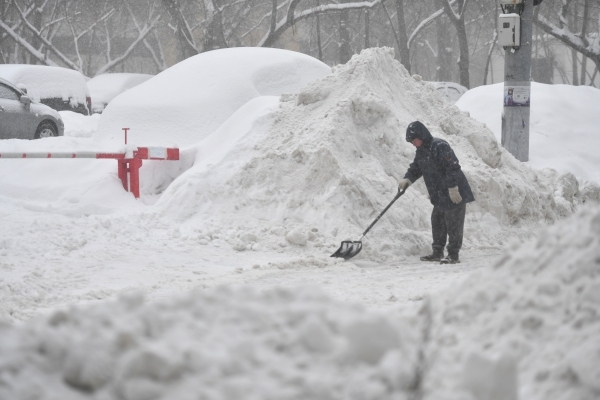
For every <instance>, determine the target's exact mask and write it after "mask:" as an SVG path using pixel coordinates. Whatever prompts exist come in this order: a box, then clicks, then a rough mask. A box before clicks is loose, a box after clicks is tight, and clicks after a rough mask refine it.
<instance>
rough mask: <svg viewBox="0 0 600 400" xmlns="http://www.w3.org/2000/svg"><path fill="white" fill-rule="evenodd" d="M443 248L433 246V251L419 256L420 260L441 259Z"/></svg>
mask: <svg viewBox="0 0 600 400" xmlns="http://www.w3.org/2000/svg"><path fill="white" fill-rule="evenodd" d="M443 257H444V249H443V248H442V249H439V248H434V249H433V253H431V254H429V255H426V256H423V257H421V261H442V258H443Z"/></svg>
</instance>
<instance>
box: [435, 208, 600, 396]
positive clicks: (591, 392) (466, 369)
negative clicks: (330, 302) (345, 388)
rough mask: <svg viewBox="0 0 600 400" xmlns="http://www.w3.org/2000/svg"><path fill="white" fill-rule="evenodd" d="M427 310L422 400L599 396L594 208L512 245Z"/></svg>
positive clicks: (598, 227) (599, 291)
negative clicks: (503, 253) (427, 338)
mask: <svg viewBox="0 0 600 400" xmlns="http://www.w3.org/2000/svg"><path fill="white" fill-rule="evenodd" d="M428 310H429V313H430V315H431V328H430V337H431V340H430V343H429V345H428V347H427V358H428V360H427V364H428V365H429V366H430V367H429V369H428V370H427V372H426V375H425V376H426V379H425V393H426V396H425V397H424V398H425V399H430V400H433V399H465V398H473V399H478V400H483V399H500V398H502V399H517V398H520V399H528V400H545V399H596V398H598V395H599V394H600V340H598V339H599V338H600V208H599V207H597V206H596V207H593V208H591V207H590V208H586V209H584V210H582V211H581V212H579V213H578V214H577V215H575V216H574V217H573V218H570V219H568V220H566V221H563V222H561V223H560V224H557V225H556V226H554V227H552V228H549V229H545V230H543V231H542V232H541V233H540V234H539V236H538V237H537V238H536V239H535V240H532V241H530V242H528V243H526V244H524V245H522V246H519V244H518V243H516V242H515V243H514V246H513V247H512V248H511V249H509V250H507V251H506V254H505V256H504V257H503V258H501V259H500V260H499V261H498V262H497V263H496V265H494V266H493V267H490V268H485V269H482V270H480V271H478V272H477V273H475V274H474V275H472V276H471V277H470V278H468V279H467V280H466V281H465V282H464V283H462V284H461V285H459V286H457V287H455V288H453V289H451V290H448V291H447V292H446V293H444V294H441V295H438V296H434V297H433V298H432V301H431V304H430V307H429V309H428ZM501 392H503V393H504V396H501V395H500V393H501ZM494 393H495V394H494ZM468 394H471V395H473V397H468ZM517 395H518V396H517ZM494 396H495V397H494Z"/></svg>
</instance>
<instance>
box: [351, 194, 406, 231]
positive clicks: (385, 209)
mask: <svg viewBox="0 0 600 400" xmlns="http://www.w3.org/2000/svg"><path fill="white" fill-rule="evenodd" d="M404 192H406V189H404V190H400V189H398V193H397V194H396V197H394V199H393V200H392V201H391V202H390V204H388V205H387V207H386V208H384V209H383V211H382V212H381V213H380V214H379V215H378V216H377V218H375V221H373V222H371V225H369V227H368V228H367V230H366V231H364V232H363V234H362V235H361V236H360V239H358V240H361V239H362V238H363V237H365V235H366V234H367V232H369V231H370V230H371V228H372V227H373V225H375V224H376V223H377V221H379V218H381V217H382V216H383V214H385V212H386V211H387V210H388V209H389V208H390V207H391V206H392V204H394V202H395V201H396V200H398V199H399V198H400V196H402V195H403V194H404Z"/></svg>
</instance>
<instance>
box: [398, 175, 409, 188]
mask: <svg viewBox="0 0 600 400" xmlns="http://www.w3.org/2000/svg"><path fill="white" fill-rule="evenodd" d="M411 184H412V182H411V181H410V179H406V178H404V179H402V180H401V181H400V182H399V183H398V190H402V191H404V190H406V189H408V187H409V186H410V185H411Z"/></svg>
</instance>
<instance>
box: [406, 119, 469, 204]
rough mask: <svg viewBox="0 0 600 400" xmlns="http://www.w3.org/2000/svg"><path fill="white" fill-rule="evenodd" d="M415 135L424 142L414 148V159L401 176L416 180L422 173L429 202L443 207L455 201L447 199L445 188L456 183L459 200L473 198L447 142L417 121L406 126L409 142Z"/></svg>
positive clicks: (466, 200)
mask: <svg viewBox="0 0 600 400" xmlns="http://www.w3.org/2000/svg"><path fill="white" fill-rule="evenodd" d="M415 138H418V139H421V140H422V141H423V145H422V146H421V147H418V148H417V154H416V155H415V160H414V161H413V162H412V163H411V164H410V167H409V168H408V171H406V174H405V175H404V178H406V179H409V180H410V181H411V182H415V181H416V180H417V179H419V178H420V177H421V176H422V177H423V180H424V181H425V186H427V191H428V192H429V196H430V198H431V204H433V206H434V207H439V208H440V209H442V210H444V211H447V210H450V209H452V208H454V207H456V206H457V205H458V204H454V203H453V202H452V200H450V195H449V194H448V189H449V188H452V187H455V186H458V192H459V193H460V196H461V197H462V202H461V203H459V204H465V203H470V202H472V201H475V197H474V196H473V192H472V191H471V187H470V186H469V182H468V181H467V178H466V177H465V174H464V173H463V172H462V170H461V169H460V164H459V163H458V159H457V158H456V155H455V154H454V151H452V148H451V147H450V145H449V144H448V142H446V141H445V140H443V139H439V138H434V137H433V136H431V133H430V132H429V130H428V129H427V128H426V127H425V125H423V124H422V123H421V122H419V121H415V122H413V123H411V124H410V125H409V126H408V128H407V129H406V141H407V142H412V141H413V140H414V139H415Z"/></svg>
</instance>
